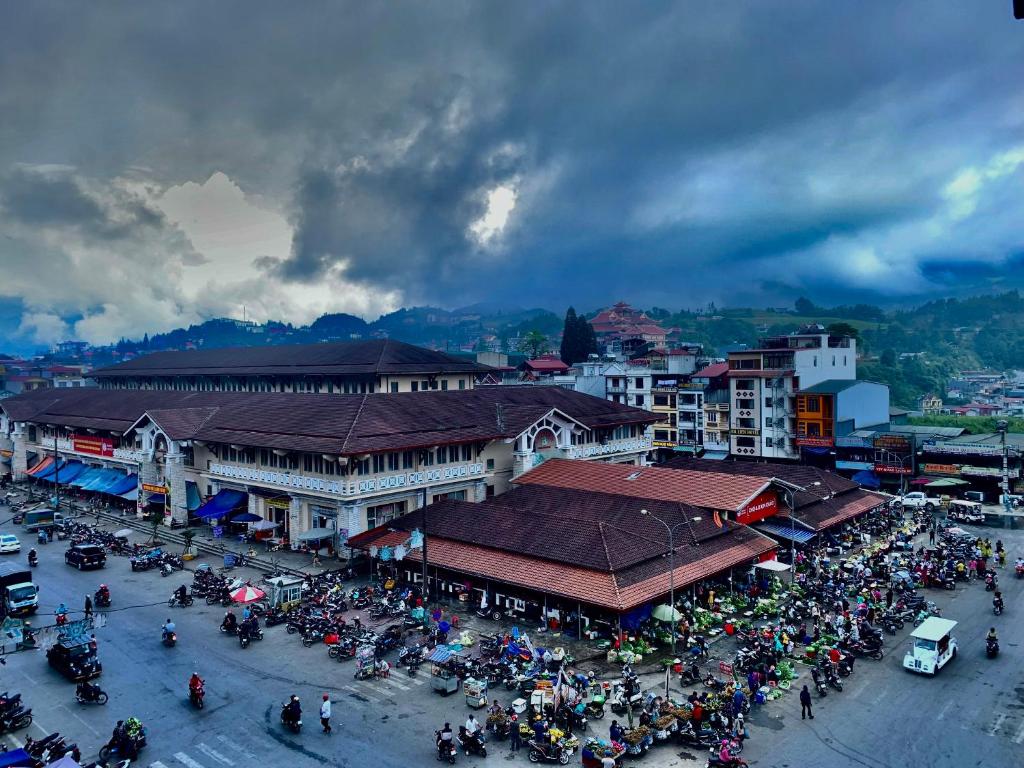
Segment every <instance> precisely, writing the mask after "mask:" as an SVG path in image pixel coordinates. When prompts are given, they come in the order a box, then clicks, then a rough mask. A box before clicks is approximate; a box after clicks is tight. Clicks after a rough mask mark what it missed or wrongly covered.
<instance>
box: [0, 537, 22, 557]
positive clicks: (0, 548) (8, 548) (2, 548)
mask: <svg viewBox="0 0 1024 768" xmlns="http://www.w3.org/2000/svg"><path fill="white" fill-rule="evenodd" d="M12 552H21V542H20V541H18V537H17V536H14V535H12V534H10V533H0V555H8V554H10V553H12Z"/></svg>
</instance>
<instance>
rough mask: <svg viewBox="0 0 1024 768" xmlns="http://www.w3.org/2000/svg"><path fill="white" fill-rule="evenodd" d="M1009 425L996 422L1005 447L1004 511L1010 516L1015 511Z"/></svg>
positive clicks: (1003, 421)
mask: <svg viewBox="0 0 1024 768" xmlns="http://www.w3.org/2000/svg"><path fill="white" fill-rule="evenodd" d="M1009 426H1010V425H1009V423H1008V422H1007V421H1006V420H1005V419H1000V420H999V421H998V422H996V429H998V430H999V437H1000V440H1001V442H1002V447H1003V482H1002V487H1003V510H1004V511H1005V512H1006V513H1007V514H1010V513H1011V512H1012V511H1013V502H1012V501H1011V499H1010V456H1009V452H1008V451H1007V450H1006V430H1007V429H1008V428H1009Z"/></svg>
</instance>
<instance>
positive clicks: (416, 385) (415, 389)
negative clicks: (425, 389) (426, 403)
mask: <svg viewBox="0 0 1024 768" xmlns="http://www.w3.org/2000/svg"><path fill="white" fill-rule="evenodd" d="M412 391H413V392H419V391H420V383H419V382H418V381H414V382H413V383H412Z"/></svg>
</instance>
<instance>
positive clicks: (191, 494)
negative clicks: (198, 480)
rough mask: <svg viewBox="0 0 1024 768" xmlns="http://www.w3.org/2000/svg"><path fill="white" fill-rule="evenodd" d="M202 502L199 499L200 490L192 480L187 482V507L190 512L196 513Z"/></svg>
mask: <svg viewBox="0 0 1024 768" xmlns="http://www.w3.org/2000/svg"><path fill="white" fill-rule="evenodd" d="M200 504H202V501H200V499H199V488H198V487H197V486H196V484H195V483H193V482H192V481H191V480H186V481H185V505H186V506H187V507H188V511H189V512H195V511H196V510H197V509H199V505H200Z"/></svg>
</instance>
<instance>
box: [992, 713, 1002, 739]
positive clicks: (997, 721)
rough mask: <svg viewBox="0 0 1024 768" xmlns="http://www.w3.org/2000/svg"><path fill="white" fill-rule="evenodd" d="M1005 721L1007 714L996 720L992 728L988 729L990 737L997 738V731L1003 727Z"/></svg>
mask: <svg viewBox="0 0 1024 768" xmlns="http://www.w3.org/2000/svg"><path fill="white" fill-rule="evenodd" d="M1005 719H1006V715H1005V714H1003V715H1000V716H999V717H997V718H996V721H995V723H993V724H992V727H991V728H989V729H988V733H989V736H995V735H996V731H998V730H999V728H1000V726H1002V724H1003V721H1004V720H1005Z"/></svg>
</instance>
